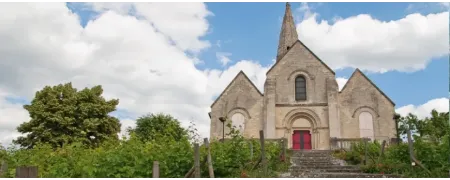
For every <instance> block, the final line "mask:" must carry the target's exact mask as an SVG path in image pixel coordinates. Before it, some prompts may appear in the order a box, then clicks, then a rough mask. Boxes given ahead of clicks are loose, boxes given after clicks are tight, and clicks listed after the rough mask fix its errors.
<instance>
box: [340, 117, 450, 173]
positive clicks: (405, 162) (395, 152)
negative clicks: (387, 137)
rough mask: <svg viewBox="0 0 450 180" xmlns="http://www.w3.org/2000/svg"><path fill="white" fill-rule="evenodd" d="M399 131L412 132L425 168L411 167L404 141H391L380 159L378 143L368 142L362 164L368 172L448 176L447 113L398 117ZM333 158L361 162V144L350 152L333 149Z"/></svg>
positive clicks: (449, 163)
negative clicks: (396, 142) (420, 117)
mask: <svg viewBox="0 0 450 180" xmlns="http://www.w3.org/2000/svg"><path fill="white" fill-rule="evenodd" d="M399 120H400V126H399V133H400V134H401V135H402V136H405V135H406V132H407V130H408V129H410V130H411V131H412V132H413V133H415V135H414V143H413V149H414V155H415V157H416V159H418V160H419V161H421V163H422V164H423V165H424V166H425V168H426V169H428V170H429V171H431V174H429V173H428V172H427V170H424V169H422V168H421V167H419V166H411V160H410V157H409V149H408V143H406V142H403V143H400V144H398V145H397V144H391V145H390V146H389V147H387V148H386V149H385V153H384V156H382V157H381V158H380V155H381V154H380V152H381V146H380V143H378V142H373V143H368V144H367V145H368V153H367V154H368V162H367V163H368V164H367V165H366V166H363V167H364V170H365V172H368V173H386V174H399V175H401V176H404V177H434V178H437V177H448V170H449V169H450V162H449V160H450V159H449V156H450V148H449V147H450V144H449V138H450V137H449V136H450V127H449V122H448V121H449V113H448V112H443V113H439V112H437V111H435V110H433V111H432V112H431V116H430V117H427V118H424V119H419V118H418V117H417V116H415V115H413V114H409V115H407V116H406V117H400V119H399ZM335 155H336V156H337V157H339V158H341V159H344V160H346V161H347V162H349V163H351V164H361V163H362V162H363V159H364V157H365V148H364V144H363V143H356V144H354V145H353V146H352V148H351V150H350V151H347V152H337V153H336V154H335Z"/></svg>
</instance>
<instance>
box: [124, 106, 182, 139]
mask: <svg viewBox="0 0 450 180" xmlns="http://www.w3.org/2000/svg"><path fill="white" fill-rule="evenodd" d="M128 132H130V133H134V134H135V135H136V137H137V138H139V139H140V140H142V141H144V142H147V141H152V140H158V139H166V138H168V139H166V140H175V141H180V140H188V132H187V130H186V129H184V128H182V127H181V125H180V122H179V121H178V120H177V119H175V118H173V117H172V116H170V115H166V114H162V113H159V114H148V115H144V116H142V117H140V118H138V119H137V120H136V128H134V129H129V130H128Z"/></svg>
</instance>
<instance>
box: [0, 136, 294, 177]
mask: <svg viewBox="0 0 450 180" xmlns="http://www.w3.org/2000/svg"><path fill="white" fill-rule="evenodd" d="M258 140H259V141H260V146H261V153H260V154H261V155H260V157H259V161H258V162H257V163H256V164H255V165H254V167H253V168H256V167H257V166H262V169H263V176H265V175H267V171H268V169H267V168H268V162H267V158H266V151H265V147H264V146H265V142H266V141H277V142H279V143H280V146H281V148H282V150H281V152H280V159H281V161H282V162H284V161H285V157H286V146H287V144H286V140H285V139H265V138H264V132H263V131H262V130H261V131H260V138H259V139H258ZM250 144H251V148H250V150H251V156H253V147H252V146H253V144H252V143H250ZM202 146H204V147H205V148H206V152H207V153H206V155H205V157H204V158H203V161H202V162H200V145H199V144H198V143H195V144H194V157H193V158H194V164H193V167H192V168H191V169H190V170H189V171H188V172H187V173H186V175H185V178H189V177H195V178H200V176H201V174H200V168H201V166H204V165H207V167H208V173H209V178H215V176H214V167H213V162H212V157H211V150H210V144H209V141H208V138H205V139H204V142H203V144H202ZM7 171H8V164H7V163H6V162H2V163H1V167H0V177H4V176H7ZM151 171H152V178H159V177H160V168H159V162H158V161H154V162H153V166H152V169H151ZM15 177H16V178H38V167H36V166H22V167H17V168H16V174H15Z"/></svg>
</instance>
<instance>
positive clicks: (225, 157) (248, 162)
mask: <svg viewBox="0 0 450 180" xmlns="http://www.w3.org/2000/svg"><path fill="white" fill-rule="evenodd" d="M155 133H165V132H164V131H157V132H155ZM130 136H131V138H129V139H122V140H119V141H112V140H111V141H109V140H108V141H104V142H102V144H101V145H100V146H99V147H96V148H87V147H86V146H85V145H83V144H81V143H72V144H70V145H67V146H64V147H61V148H57V149H56V150H55V149H54V148H53V147H52V146H50V145H49V144H37V145H36V146H34V147H33V148H32V149H17V148H11V149H8V150H3V151H1V150H0V154H4V155H3V156H0V161H2V160H6V161H7V162H8V164H9V166H8V167H9V170H8V173H7V174H6V176H7V177H14V174H15V168H16V167H18V166H30V165H34V166H37V167H38V169H39V172H38V173H39V174H38V176H39V177H44V178H55V177H58V178H133V177H135V178H148V177H152V165H153V161H158V162H159V167H160V177H163V178H179V177H184V175H185V174H186V173H187V172H188V171H189V170H190V169H191V168H192V167H193V165H194V154H193V146H192V144H191V143H190V142H189V141H177V140H175V139H174V138H173V137H172V136H163V135H158V136H157V137H158V138H159V139H157V140H153V141H142V140H140V139H139V138H137V137H135V136H136V134H135V133H133V132H132V133H131V134H130ZM230 136H232V137H233V138H232V139H230V140H229V141H226V142H223V143H222V142H218V141H212V142H211V143H210V148H211V156H212V158H213V166H214V173H215V176H216V177H241V175H242V174H243V173H247V174H248V176H249V177H262V173H261V168H260V166H258V167H257V168H256V169H252V167H253V165H254V164H255V163H256V162H257V161H258V158H259V156H260V154H261V153H260V145H259V142H258V141H257V140H246V139H244V138H243V137H242V136H240V135H238V134H236V131H234V130H233V131H232V135H230ZM250 143H252V144H253V156H250V154H251V153H250V152H251V149H250V148H249V147H250V146H249V144H250ZM265 149H266V157H267V159H268V163H269V176H271V177H273V176H276V175H277V174H276V172H277V171H279V170H280V169H282V168H284V169H283V171H286V170H287V164H283V163H280V162H279V158H278V155H279V153H280V151H281V148H280V146H279V144H277V143H274V142H266V145H265ZM200 152H201V154H200V157H201V160H200V161H203V158H204V157H206V156H205V155H206V153H207V151H206V149H205V147H204V146H201V147H200ZM201 170H202V171H201V174H202V177H207V176H208V168H207V166H206V165H205V164H202V165H201Z"/></svg>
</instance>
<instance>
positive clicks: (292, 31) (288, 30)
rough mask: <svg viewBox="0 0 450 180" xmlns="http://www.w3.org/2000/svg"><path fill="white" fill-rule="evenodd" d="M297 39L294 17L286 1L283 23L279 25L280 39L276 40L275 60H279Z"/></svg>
mask: <svg viewBox="0 0 450 180" xmlns="http://www.w3.org/2000/svg"><path fill="white" fill-rule="evenodd" d="M297 40H298V34H297V30H296V28H295V22H294V17H292V11H291V5H290V4H289V3H286V10H285V12H284V18H283V24H282V25H281V31H280V40H279V42H278V52H277V61H279V60H280V59H281V58H282V57H283V56H284V55H285V54H286V53H287V51H288V49H289V48H291V46H292V45H293V44H294V43H295V41H297Z"/></svg>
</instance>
